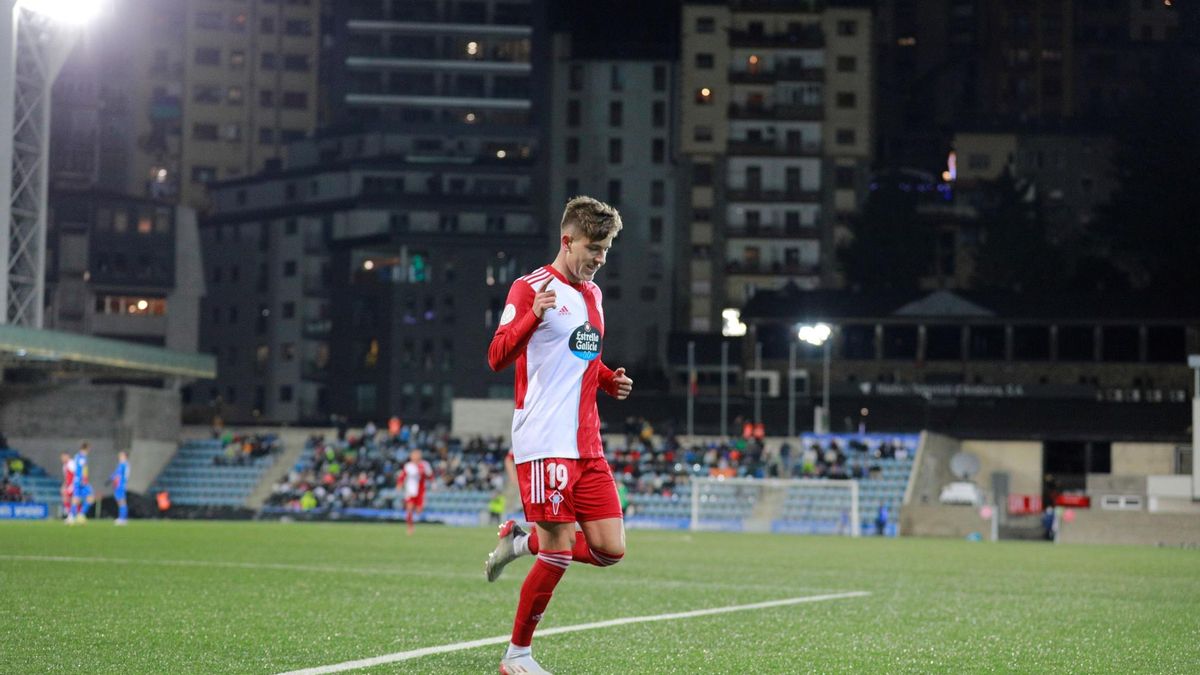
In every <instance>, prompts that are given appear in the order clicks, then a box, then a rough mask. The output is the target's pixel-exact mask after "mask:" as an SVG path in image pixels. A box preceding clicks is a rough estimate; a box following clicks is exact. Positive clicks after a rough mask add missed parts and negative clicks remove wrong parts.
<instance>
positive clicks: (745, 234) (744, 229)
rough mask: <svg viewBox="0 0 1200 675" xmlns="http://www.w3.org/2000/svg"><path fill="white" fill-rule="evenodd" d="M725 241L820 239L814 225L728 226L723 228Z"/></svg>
mask: <svg viewBox="0 0 1200 675" xmlns="http://www.w3.org/2000/svg"><path fill="white" fill-rule="evenodd" d="M725 238H726V239H820V238H821V232H820V231H819V230H818V229H817V227H816V226H815V225H810V226H808V227H803V226H800V227H797V226H791V227H787V226H784V227H780V226H778V225H730V226H729V227H727V228H725Z"/></svg>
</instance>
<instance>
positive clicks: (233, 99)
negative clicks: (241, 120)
mask: <svg viewBox="0 0 1200 675" xmlns="http://www.w3.org/2000/svg"><path fill="white" fill-rule="evenodd" d="M242 98H243V94H242V88H241V87H230V88H229V89H227V90H226V91H225V101H226V102H228V103H229V104H230V105H241V104H242Z"/></svg>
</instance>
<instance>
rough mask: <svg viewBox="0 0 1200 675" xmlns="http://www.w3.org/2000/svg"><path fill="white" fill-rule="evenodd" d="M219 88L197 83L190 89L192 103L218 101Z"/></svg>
mask: <svg viewBox="0 0 1200 675" xmlns="http://www.w3.org/2000/svg"><path fill="white" fill-rule="evenodd" d="M221 98H222V97H221V88H220V87H218V86H215V85H211V84H198V85H196V86H195V87H194V88H193V89H192V102H193V103H220V102H221Z"/></svg>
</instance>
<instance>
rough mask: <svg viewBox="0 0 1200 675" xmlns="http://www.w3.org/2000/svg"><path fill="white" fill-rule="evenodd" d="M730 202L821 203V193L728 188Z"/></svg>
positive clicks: (813, 191)
mask: <svg viewBox="0 0 1200 675" xmlns="http://www.w3.org/2000/svg"><path fill="white" fill-rule="evenodd" d="M726 198H727V199H728V201H730V202H806V203H813V204H819V203H821V193H820V192H819V191H816V190H798V189H796V190H753V189H750V190H747V189H740V190H738V189H730V190H729V191H728V192H727V193H726Z"/></svg>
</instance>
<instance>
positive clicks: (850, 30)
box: [837, 21, 858, 36]
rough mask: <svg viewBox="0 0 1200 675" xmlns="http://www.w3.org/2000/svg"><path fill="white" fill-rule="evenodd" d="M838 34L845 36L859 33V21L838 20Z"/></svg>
mask: <svg viewBox="0 0 1200 675" xmlns="http://www.w3.org/2000/svg"><path fill="white" fill-rule="evenodd" d="M837 34H838V35H843V36H851V35H858V22H857V21H838V22H837Z"/></svg>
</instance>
